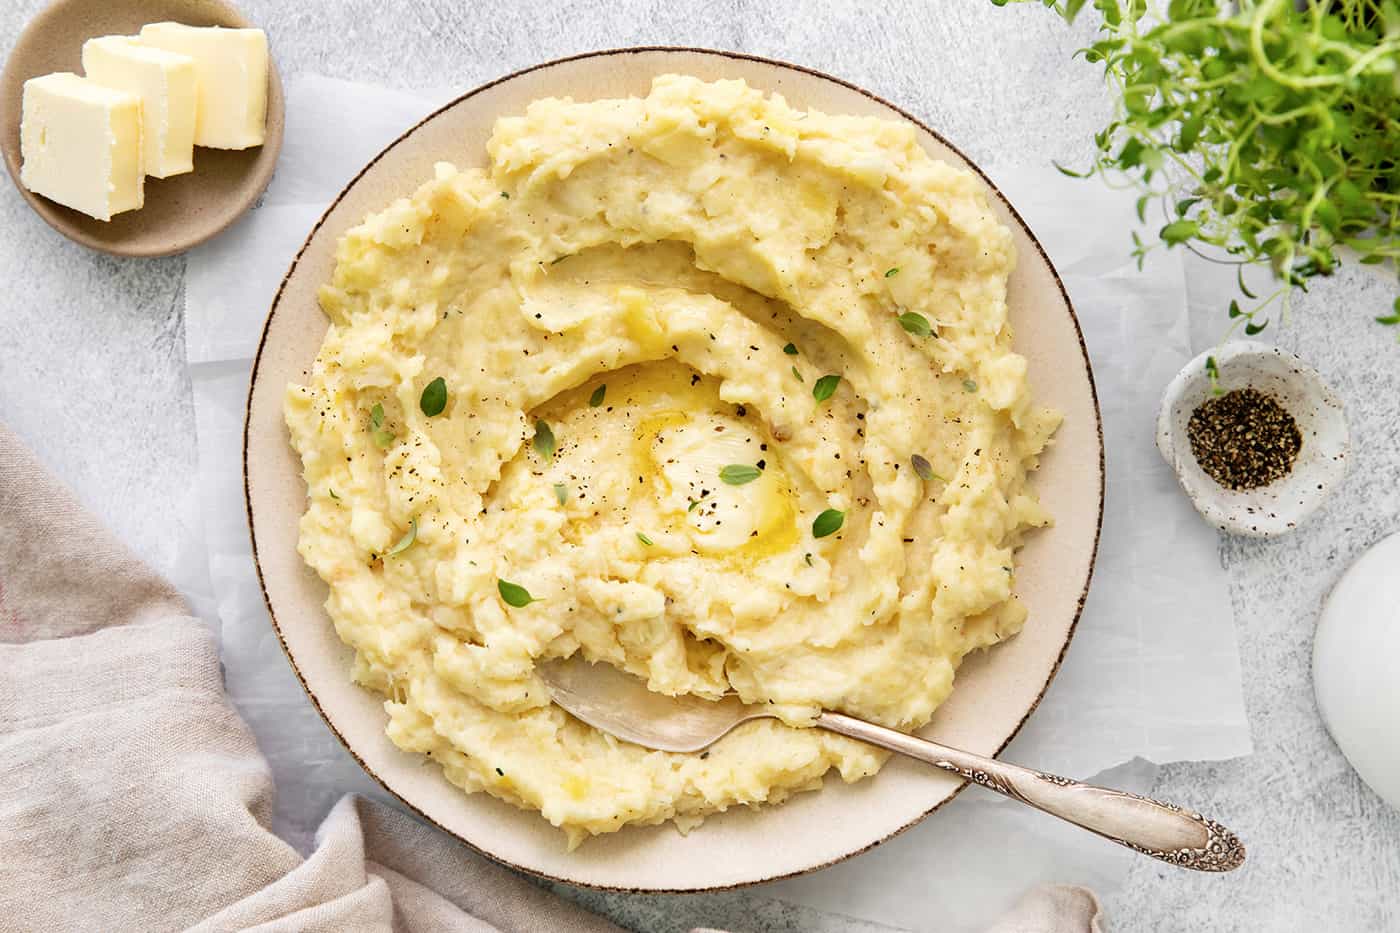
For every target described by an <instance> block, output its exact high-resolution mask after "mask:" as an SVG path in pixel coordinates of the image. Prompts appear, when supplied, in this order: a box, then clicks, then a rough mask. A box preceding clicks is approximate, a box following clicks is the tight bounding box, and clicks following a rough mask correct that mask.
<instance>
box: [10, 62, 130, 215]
mask: <svg viewBox="0 0 1400 933" xmlns="http://www.w3.org/2000/svg"><path fill="white" fill-rule="evenodd" d="M21 114H22V115H21V119H20V131H19V138H20V156H21V158H22V159H23V160H24V162H23V165H22V166H21V168H20V182H21V183H22V184H23V185H24V187H26V188H28V189H29V190H30V191H33V192H34V193H35V194H41V195H43V196H44V197H46V198H48V199H49V200H51V201H57V202H58V203H59V204H63V205H65V206H67V207H71V208H73V209H74V210H77V211H82V212H83V213H84V214H88V215H89V216H92V217H96V218H97V219H98V220H111V219H112V215H113V214H118V213H121V212H122V211H129V210H134V209H136V208H138V207H140V206H141V205H142V204H143V203H144V202H145V187H144V182H145V178H146V176H145V173H144V172H143V171H142V166H141V99H140V98H138V97H137V96H136V95H135V94H129V93H127V92H125V91H118V90H113V89H112V88H109V87H103V86H102V85H100V84H97V83H96V82H94V81H89V80H88V79H87V78H80V77H78V76H77V75H75V74H71V73H69V72H59V73H57V74H51V75H44V76H43V77H42V78H30V79H29V80H28V81H26V82H24V99H23V103H22V104H21Z"/></svg>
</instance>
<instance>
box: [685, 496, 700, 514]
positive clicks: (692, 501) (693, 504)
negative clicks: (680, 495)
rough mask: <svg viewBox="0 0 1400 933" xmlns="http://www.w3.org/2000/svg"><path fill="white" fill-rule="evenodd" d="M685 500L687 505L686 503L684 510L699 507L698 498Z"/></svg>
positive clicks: (692, 509)
mask: <svg viewBox="0 0 1400 933" xmlns="http://www.w3.org/2000/svg"><path fill="white" fill-rule="evenodd" d="M686 502H687V505H686V507H685V510H686V511H687V512H694V511H695V510H696V509H697V508H699V507H700V500H699V499H687V500H686Z"/></svg>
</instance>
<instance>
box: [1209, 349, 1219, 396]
mask: <svg viewBox="0 0 1400 933" xmlns="http://www.w3.org/2000/svg"><path fill="white" fill-rule="evenodd" d="M1206 378H1207V379H1209V380H1210V393H1211V395H1220V394H1221V390H1220V367H1219V366H1217V365H1216V363H1215V357H1213V356H1208V357H1206Z"/></svg>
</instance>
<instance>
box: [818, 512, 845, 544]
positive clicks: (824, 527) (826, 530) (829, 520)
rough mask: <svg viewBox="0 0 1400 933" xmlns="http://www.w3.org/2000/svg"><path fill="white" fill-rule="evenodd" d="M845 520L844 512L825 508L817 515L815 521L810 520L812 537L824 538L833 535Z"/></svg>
mask: <svg viewBox="0 0 1400 933" xmlns="http://www.w3.org/2000/svg"><path fill="white" fill-rule="evenodd" d="M845 521H846V513H845V512H840V511H837V510H836V509H827V510H826V511H825V512H823V513H822V514H820V515H818V516H817V518H816V521H814V522H812V537H814V538H825V537H826V536H827V535H834V534H836V532H838V531H840V530H841V526H842V524H844V523H845Z"/></svg>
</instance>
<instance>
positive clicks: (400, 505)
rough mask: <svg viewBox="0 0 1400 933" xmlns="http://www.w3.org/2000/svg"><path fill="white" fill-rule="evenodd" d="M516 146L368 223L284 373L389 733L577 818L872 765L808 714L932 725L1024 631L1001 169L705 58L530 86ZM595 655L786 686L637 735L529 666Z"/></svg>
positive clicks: (310, 512) (763, 791)
mask: <svg viewBox="0 0 1400 933" xmlns="http://www.w3.org/2000/svg"><path fill="white" fill-rule="evenodd" d="M487 150H488V152H489V155H490V167H489V169H488V170H486V171H479V170H475V169H473V170H468V171H459V170H458V169H456V168H454V167H453V166H452V165H449V164H446V163H442V164H439V165H438V166H437V170H436V174H435V177H434V178H432V179H431V180H429V181H427V183H425V184H423V185H422V187H420V188H419V189H418V190H417V191H416V192H415V193H414V194H413V195H412V196H411V197H405V198H402V199H400V200H398V201H395V202H394V203H393V204H390V205H389V206H387V207H386V208H384V210H382V211H380V212H379V213H376V214H372V215H370V216H369V217H367V218H366V219H365V221H364V222H363V223H361V224H360V225H359V226H357V227H354V228H353V229H351V230H349V231H348V232H347V233H346V234H345V235H344V237H343V238H342V239H341V241H340V244H339V248H338V251H337V264H336V268H335V272H334V276H333V278H332V280H331V282H330V283H329V284H327V285H325V286H324V287H323V289H322V291H321V296H320V300H321V305H322V307H323V308H324V310H325V313H326V315H327V316H328V317H329V318H330V328H329V331H328V332H327V334H326V338H325V343H324V344H323V346H322V347H321V351H320V354H319V355H318V357H317V358H316V361H315V364H314V367H313V369H312V371H311V373H310V376H309V379H308V381H307V384H306V385H294V386H291V387H289V389H288V391H287V396H286V418H287V424H288V426H289V428H290V430H291V440H292V444H293V445H294V446H295V448H296V450H297V451H298V452H299V454H300V455H301V459H302V463H303V466H304V475H305V479H306V483H307V487H308V492H309V497H308V501H309V504H308V508H307V511H306V514H305V516H304V517H303V518H302V521H301V538H300V551H301V554H302V556H303V557H304V558H305V559H306V561H307V563H308V564H309V565H310V566H311V567H312V568H314V569H315V571H316V572H317V573H318V574H319V575H320V576H321V578H322V579H323V580H325V582H326V584H327V585H328V586H329V590H330V595H329V598H328V599H327V602H326V607H327V609H328V611H329V613H330V617H331V619H332V620H333V621H334V624H335V627H336V631H337V632H338V633H339V636H340V637H341V638H342V639H343V640H344V641H345V642H346V643H347V644H348V645H350V646H351V647H352V648H354V650H355V662H354V668H353V677H354V679H355V680H356V681H357V682H358V683H360V684H362V685H363V686H364V687H365V688H367V689H369V690H373V691H375V692H376V693H379V694H382V695H383V696H384V698H385V700H384V708H385V709H386V710H387V712H388V714H389V725H388V734H389V737H390V738H391V739H392V740H393V741H394V742H395V743H396V744H397V745H398V746H399V747H400V748H403V749H405V750H408V751H414V752H421V753H423V754H425V755H429V756H431V757H432V759H433V760H434V761H436V762H437V763H438V764H439V765H440V766H441V767H442V769H443V772H444V773H445V774H446V776H447V778H448V779H449V780H451V781H452V782H453V783H455V784H457V785H459V786H460V787H462V788H463V789H464V790H466V791H471V792H475V791H486V792H487V793H490V794H492V795H494V796H496V797H499V798H500V799H502V800H506V801H509V802H510V803H513V804H515V805H516V806H519V807H523V808H527V809H533V810H539V811H540V812H541V813H542V814H543V815H544V817H545V818H546V819H548V820H549V821H550V822H551V823H553V824H554V825H556V826H558V827H560V828H562V829H564V830H565V831H566V832H567V833H568V836H569V841H570V843H571V844H577V843H578V842H579V841H581V840H582V839H584V838H586V837H587V836H588V835H590V834H593V833H605V832H611V831H613V830H617V829H619V828H621V827H622V826H624V825H627V824H629V823H639V824H652V823H660V822H664V821H667V820H674V821H675V823H676V825H677V826H678V827H679V828H681V829H682V830H685V829H688V828H690V827H693V826H695V825H697V824H698V823H700V822H701V820H702V819H703V818H704V817H705V816H706V815H707V814H710V813H714V812H716V811H720V810H724V809H726V808H728V807H730V806H732V805H734V804H772V803H777V802H778V801H781V800H783V799H784V798H786V797H788V796H789V795H790V794H792V793H794V792H796V791H802V790H812V789H815V788H817V787H819V786H820V785H821V783H822V780H823V775H825V774H826V772H827V771H828V770H830V769H832V768H835V769H836V770H837V771H838V772H839V773H840V775H841V777H842V778H843V779H845V780H846V781H855V780H858V779H860V778H862V777H866V776H868V775H871V774H873V773H874V772H875V771H876V770H878V769H879V767H880V766H881V764H882V763H883V762H884V760H885V754H884V753H883V752H880V751H877V750H875V749H872V748H869V747H867V746H865V745H862V744H860V743H858V742H855V741H852V740H849V739H845V738H842V737H839V736H835V735H831V734H828V733H825V732H823V731H820V730H816V729H808V728H803V724H804V723H807V722H810V719H811V717H812V715H813V714H814V713H815V711H817V710H818V709H820V708H828V709H833V710H841V711H844V712H847V713H851V714H854V715H857V716H862V717H866V718H869V719H872V720H875V721H878V722H881V723H884V724H886V725H889V726H895V727H898V728H901V729H912V728H916V727H918V726H919V725H921V724H923V723H925V722H927V721H928V719H929V717H930V716H931V714H932V713H933V711H934V709H935V707H937V706H938V704H939V703H940V702H942V701H943V699H944V698H945V697H947V695H948V693H949V691H950V690H951V689H952V686H953V675H954V672H955V670H956V669H957V667H958V664H959V662H960V660H961V659H962V657H963V656H964V655H965V654H966V653H967V652H969V651H972V650H973V649H976V648H982V647H986V646H989V645H993V644H995V643H997V642H999V641H1001V640H1003V639H1005V638H1007V637H1009V636H1011V635H1012V634H1014V633H1015V632H1017V631H1018V630H1019V629H1020V627H1021V625H1022V623H1023V621H1024V619H1025V616H1026V612H1025V609H1024V608H1023V606H1022V605H1021V603H1019V602H1018V601H1017V599H1016V597H1015V596H1014V595H1013V594H1012V589H1013V584H1014V581H1015V557H1014V553H1015V550H1016V548H1017V546H1018V545H1019V543H1020V541H1021V538H1022V535H1023V533H1024V532H1026V531H1027V530H1028V529H1030V528H1032V527H1034V526H1039V525H1044V524H1046V523H1047V522H1048V516H1047V514H1046V512H1045V510H1043V509H1042V508H1041V506H1040V505H1039V504H1038V503H1037V500H1036V498H1035V496H1034V494H1033V493H1032V492H1031V490H1030V489H1029V488H1028V487H1027V483H1026V477H1027V472H1028V471H1030V470H1033V469H1034V468H1035V467H1036V464H1037V456H1038V455H1039V453H1040V452H1041V450H1042V449H1043V447H1044V446H1045V444H1046V442H1047V440H1048V439H1049V437H1050V435H1051V434H1052V433H1053V432H1054V430H1055V427H1056V425H1057V424H1058V420H1059V416H1058V415H1057V414H1056V413H1055V412H1053V411H1051V410H1047V409H1044V408H1040V407H1037V406H1035V405H1034V404H1033V403H1032V401H1031V399H1030V396H1029V393H1028V390H1027V385H1026V363H1025V360H1024V359H1023V358H1022V357H1020V356H1018V355H1017V354H1015V353H1013V352H1012V351H1011V349H1010V345H1011V336H1012V335H1011V331H1010V328H1009V327H1008V325H1007V307H1006V283H1007V276H1008V274H1009V272H1010V270H1011V268H1012V264H1013V262H1014V257H1013V253H1012V245H1011V235H1010V233H1009V231H1008V230H1007V229H1006V228H1005V227H1004V226H1003V225H1002V224H1001V223H999V222H998V220H997V219H996V217H995V215H994V214H993V212H992V210H991V209H990V208H989V207H988V203H987V196H986V193H985V191H984V189H983V186H982V183H981V182H980V181H979V180H978V179H977V178H976V177H975V176H974V175H972V174H970V173H968V172H966V171H963V170H961V169H957V168H954V167H952V166H950V165H947V164H945V163H943V162H940V161H938V160H935V159H933V158H930V157H929V156H928V155H927V154H926V153H925V152H924V150H923V149H922V148H921V147H920V146H919V143H918V141H917V138H916V136H915V129H914V127H912V126H910V125H908V124H906V123H902V122H896V121H891V120H883V119H875V118H870V117H852V116H828V115H825V114H821V113H817V112H803V111H799V110H794V109H793V108H792V107H790V106H789V105H788V104H787V103H786V102H785V101H784V100H783V99H782V98H781V97H778V96H765V95H764V94H762V93H761V92H759V91H757V90H754V89H752V88H749V87H748V86H746V85H745V84H744V83H743V82H742V81H719V82H715V83H704V82H701V81H699V80H697V79H695V78H690V77H679V76H674V75H670V76H665V77H661V78H658V79H657V80H656V81H655V83H654V84H653V86H652V89H651V92H650V94H649V95H648V96H647V97H646V98H645V99H638V98H628V99H626V100H600V101H594V102H590V103H577V102H574V101H571V100H555V99H549V100H540V101H536V102H535V103H533V104H531V105H530V107H529V108H528V110H527V111H526V113H525V115H524V116H516V117H509V118H504V119H501V120H500V121H498V122H497V124H496V126H495V129H494V132H493V134H492V136H491V139H490V142H489V143H488V145H487ZM823 377H839V381H838V382H836V385H835V389H834V391H833V392H831V393H830V394H829V396H828V394H827V391H826V390H828V389H830V387H831V383H832V382H833V378H826V379H823ZM439 378H440V379H442V380H443V383H444V384H445V388H446V390H447V391H446V403H445V405H444V406H443V408H442V410H441V411H440V412H437V411H436V408H437V406H436V405H434V404H433V403H432V401H431V397H432V395H433V394H434V393H429V396H428V398H426V399H425V397H424V390H425V389H426V388H428V387H429V386H430V384H432V383H433V382H434V381H435V380H437V379H439ZM434 391H436V390H434ZM439 400H440V399H439ZM551 439H552V443H551ZM726 467H741V468H747V469H740V470H738V471H737V475H736V471H733V470H731V471H729V473H728V474H727V475H729V478H730V480H734V479H739V478H744V477H745V475H752V474H753V473H757V478H756V479H751V480H749V481H747V482H742V483H738V482H732V481H726V479H724V478H722V477H721V473H722V471H724V470H725V468H726ZM823 513H828V514H827V516H826V518H825V519H823V521H822V522H818V521H817V519H818V516H820V515H822V514H823ZM835 513H840V518H841V526H840V528H839V529H838V530H836V531H835V532H834V533H829V534H824V535H821V536H818V534H817V532H818V531H826V530H829V526H830V524H831V523H832V522H833V521H834V518H835ZM814 524H815V525H817V526H819V527H817V528H814ZM823 526H824V527H823ZM502 581H505V583H506V584H514V585H515V586H517V587H522V588H523V589H524V591H525V592H527V593H528V595H529V597H530V598H532V599H533V601H532V602H529V603H528V604H525V605H516V604H515V603H520V602H521V601H522V600H521V596H520V593H519V591H516V590H512V589H511V588H510V587H509V586H502ZM511 593H513V594H514V598H511V599H509V600H508V599H507V595H508V594H511ZM578 651H581V652H583V655H584V656H585V657H587V658H588V659H590V660H594V661H599V662H603V663H607V664H613V665H616V666H618V667H621V668H623V669H625V670H627V671H630V672H632V673H634V674H636V675H637V676H639V677H642V678H645V679H646V681H647V682H648V684H649V686H650V687H651V689H653V690H656V691H659V692H661V693H667V694H681V693H694V694H699V695H702V696H708V697H717V696H720V695H721V694H723V693H725V692H726V691H731V690H732V691H737V692H738V693H739V694H740V695H741V696H742V697H743V698H744V699H745V700H747V701H749V702H755V703H769V704H773V707H774V709H775V710H776V711H777V712H778V713H779V715H780V716H781V717H782V721H773V720H768V721H759V722H751V723H748V724H746V725H744V726H742V727H741V728H739V729H738V730H736V731H735V732H734V733H732V734H731V735H729V736H728V737H726V738H724V739H723V740H721V741H720V742H719V743H718V744H716V745H715V746H713V747H712V748H711V749H710V751H708V752H707V753H703V754H694V755H679V754H669V753H662V752H652V751H648V750H646V749H643V748H640V747H638V746H635V745H629V744H627V743H624V742H620V741H618V740H616V739H614V738H612V737H611V736H608V735H605V734H603V733H601V732H598V731H596V730H594V729H592V728H590V727H588V726H585V725H583V724H582V723H580V722H578V721H576V720H574V719H572V718H571V717H570V716H569V715H568V714H566V713H565V712H564V711H563V710H561V709H559V708H558V707H556V706H553V705H551V703H550V700H549V696H548V693H547V692H546V690H545V688H544V686H543V685H542V683H541V682H540V680H539V679H538V677H537V676H536V674H535V673H534V666H535V664H536V662H537V661H538V660H540V659H542V658H552V657H559V656H565V655H570V654H572V653H574V652H578Z"/></svg>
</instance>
